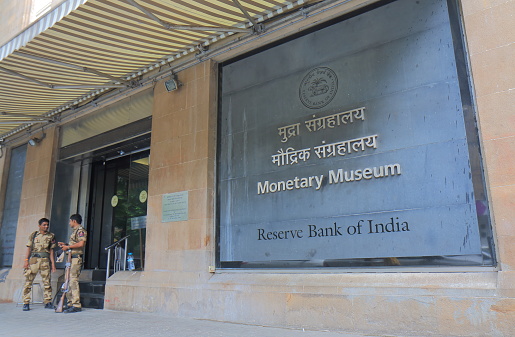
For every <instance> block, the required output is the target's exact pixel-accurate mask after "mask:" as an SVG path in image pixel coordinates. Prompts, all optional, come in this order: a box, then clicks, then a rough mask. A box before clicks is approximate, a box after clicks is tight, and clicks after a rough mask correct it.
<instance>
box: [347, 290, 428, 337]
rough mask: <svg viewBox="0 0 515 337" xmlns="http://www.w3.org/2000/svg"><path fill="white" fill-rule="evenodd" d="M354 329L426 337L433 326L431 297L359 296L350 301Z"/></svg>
mask: <svg viewBox="0 0 515 337" xmlns="http://www.w3.org/2000/svg"><path fill="white" fill-rule="evenodd" d="M352 312H353V316H352V318H353V321H354V326H355V327H356V328H357V329H359V330H361V331H365V332H374V333H391V332H395V333H402V334H404V333H405V334H411V333H413V332H417V333H419V334H420V333H422V334H423V335H430V334H431V332H433V331H435V329H436V326H437V324H436V323H437V320H436V313H435V300H434V298H433V297H432V296H374V295H369V296H359V297H353V298H352Z"/></svg>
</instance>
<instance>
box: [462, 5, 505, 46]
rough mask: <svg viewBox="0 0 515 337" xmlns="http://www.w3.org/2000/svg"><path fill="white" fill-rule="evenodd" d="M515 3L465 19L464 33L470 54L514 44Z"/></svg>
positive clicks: (491, 8)
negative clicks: (465, 33)
mask: <svg viewBox="0 0 515 337" xmlns="http://www.w3.org/2000/svg"><path fill="white" fill-rule="evenodd" d="M514 16H515V2H514V1H509V2H505V3H502V4H499V5H497V6H494V7H490V8H488V9H485V10H482V11H479V12H476V13H474V14H471V15H467V16H466V17H465V31H466V32H467V42H468V46H469V51H470V53H471V54H477V53H482V52H484V51H487V50H490V49H494V48H497V47H502V46H505V45H508V44H510V43H513V42H514V32H515V20H514V19H513V17H514Z"/></svg>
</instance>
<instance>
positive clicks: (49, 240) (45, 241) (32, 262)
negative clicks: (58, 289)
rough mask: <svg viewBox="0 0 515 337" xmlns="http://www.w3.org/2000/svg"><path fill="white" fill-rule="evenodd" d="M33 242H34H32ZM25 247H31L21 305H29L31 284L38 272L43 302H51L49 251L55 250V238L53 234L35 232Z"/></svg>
mask: <svg viewBox="0 0 515 337" xmlns="http://www.w3.org/2000/svg"><path fill="white" fill-rule="evenodd" d="M32 240H34V242H32ZM27 247H29V248H30V247H31V253H30V258H29V267H28V268H27V269H25V286H24V287H23V303H24V304H29V303H30V291H31V290H32V283H33V282H34V279H35V278H36V275H37V274H38V272H39V273H40V274H41V278H42V279H43V286H44V289H45V290H44V294H43V298H44V302H45V303H49V302H52V286H51V285H50V272H51V269H50V249H54V248H55V236H54V234H53V233H50V232H47V233H45V234H42V233H40V232H39V231H35V232H34V233H32V234H30V236H29V241H28V242H27Z"/></svg>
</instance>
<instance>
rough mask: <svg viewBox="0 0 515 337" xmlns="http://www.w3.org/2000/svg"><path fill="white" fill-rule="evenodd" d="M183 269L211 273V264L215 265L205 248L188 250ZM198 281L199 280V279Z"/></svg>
mask: <svg viewBox="0 0 515 337" xmlns="http://www.w3.org/2000/svg"><path fill="white" fill-rule="evenodd" d="M183 262H184V263H183V271H185V272H199V273H201V274H205V275H208V274H209V266H210V265H213V261H212V260H211V259H210V255H209V254H208V253H207V252H206V251H205V250H188V251H185V252H184V254H183ZM197 282H198V281H197Z"/></svg>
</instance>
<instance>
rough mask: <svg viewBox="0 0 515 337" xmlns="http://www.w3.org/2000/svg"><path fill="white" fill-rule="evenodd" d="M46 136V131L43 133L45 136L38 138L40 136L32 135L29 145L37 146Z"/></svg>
mask: <svg viewBox="0 0 515 337" xmlns="http://www.w3.org/2000/svg"><path fill="white" fill-rule="evenodd" d="M45 137H46V133H43V136H42V137H41V138H38V137H32V138H31V139H29V142H28V143H29V145H30V146H36V145H38V144H39V143H40V142H41V141H42V140H43V139H44V138H45Z"/></svg>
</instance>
